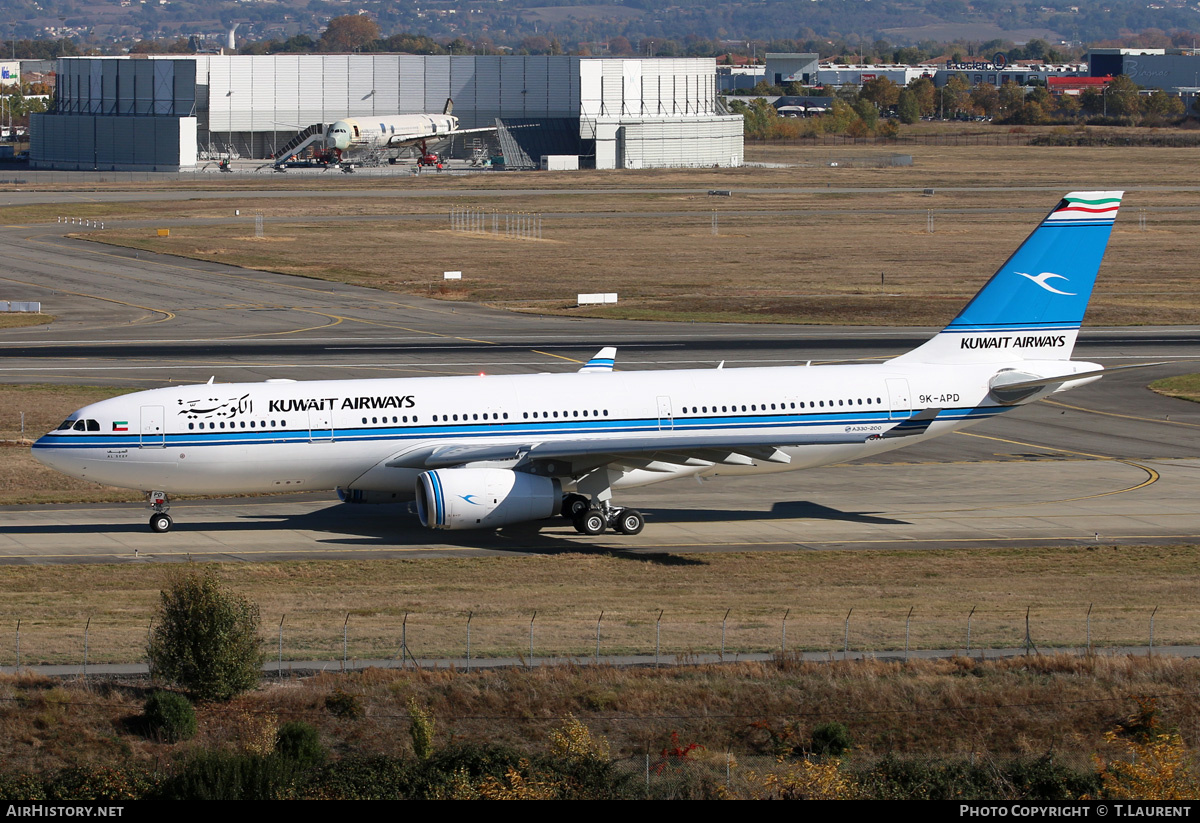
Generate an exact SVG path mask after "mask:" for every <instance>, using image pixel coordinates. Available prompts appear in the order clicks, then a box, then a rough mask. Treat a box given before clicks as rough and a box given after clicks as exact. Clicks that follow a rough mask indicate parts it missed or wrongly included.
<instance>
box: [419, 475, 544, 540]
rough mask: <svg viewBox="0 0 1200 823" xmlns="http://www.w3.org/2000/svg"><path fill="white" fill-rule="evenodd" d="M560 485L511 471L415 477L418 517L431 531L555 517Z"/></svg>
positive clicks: (477, 527)
mask: <svg viewBox="0 0 1200 823" xmlns="http://www.w3.org/2000/svg"><path fill="white" fill-rule="evenodd" d="M561 507H562V485H561V484H560V483H559V482H558V481H557V480H555V479H554V478H550V477H538V476H536V475H532V474H526V473H524V472H515V471H510V470H509V469H436V470H434V471H427V472H423V473H422V474H420V475H419V476H418V477H417V514H418V515H420V517H421V525H422V526H428V527H429V528H431V529H494V528H498V527H500V526H507V525H508V524H510V523H523V522H525V521H527V520H541V519H543V518H546V517H553V516H554V515H556V514H558V512H559V509H560V508H561Z"/></svg>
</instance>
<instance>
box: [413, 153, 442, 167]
mask: <svg viewBox="0 0 1200 823" xmlns="http://www.w3.org/2000/svg"><path fill="white" fill-rule="evenodd" d="M441 162H442V159H441V158H440V157H438V156H437V153H436V152H432V151H431V152H429V153H427V154H422V155H421V156H420V157H418V158H417V165H418V166H437V165H440V164H441Z"/></svg>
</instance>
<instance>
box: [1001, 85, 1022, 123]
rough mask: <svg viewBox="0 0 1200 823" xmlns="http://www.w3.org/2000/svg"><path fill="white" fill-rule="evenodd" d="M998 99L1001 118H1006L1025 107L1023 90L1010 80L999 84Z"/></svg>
mask: <svg viewBox="0 0 1200 823" xmlns="http://www.w3.org/2000/svg"><path fill="white" fill-rule="evenodd" d="M998 97H999V105H1000V116H1001V117H1008V116H1009V115H1011V114H1014V113H1016V112H1017V111H1020V109H1021V106H1023V105H1025V89H1024V88H1023V87H1021V86H1018V85H1017V84H1016V83H1014V82H1012V81H1011V80H1005V81H1004V83H1002V84H1001V86H1000V91H999V92H998Z"/></svg>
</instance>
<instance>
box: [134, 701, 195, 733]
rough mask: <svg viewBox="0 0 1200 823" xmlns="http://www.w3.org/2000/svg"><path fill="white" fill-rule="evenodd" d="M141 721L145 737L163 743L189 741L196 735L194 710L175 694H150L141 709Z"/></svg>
mask: <svg viewBox="0 0 1200 823" xmlns="http://www.w3.org/2000/svg"><path fill="white" fill-rule="evenodd" d="M142 721H143V722H144V723H145V728H146V733H147V735H148V736H150V737H153V738H156V739H158V740H161V741H163V742H164V743H178V742H179V741H180V740H191V739H192V738H193V737H195V735H196V710H195V709H193V708H192V704H191V703H190V702H189V701H188V699H187V698H186V697H184V696H183V695H181V694H176V693H175V692H165V691H162V690H161V689H160V690H158V691H155V692H154V693H153V694H151V695H150V697H148V698H147V699H146V706H145V708H143V709H142Z"/></svg>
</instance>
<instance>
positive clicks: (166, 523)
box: [150, 512, 174, 534]
mask: <svg viewBox="0 0 1200 823" xmlns="http://www.w3.org/2000/svg"><path fill="white" fill-rule="evenodd" d="M173 522H174V521H172V520H171V515H169V514H163V513H162V512H159V513H157V514H152V515H150V531H152V532H154V533H156V534H162V533H164V532H169V531H170V530H171V526H172V524H173Z"/></svg>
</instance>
